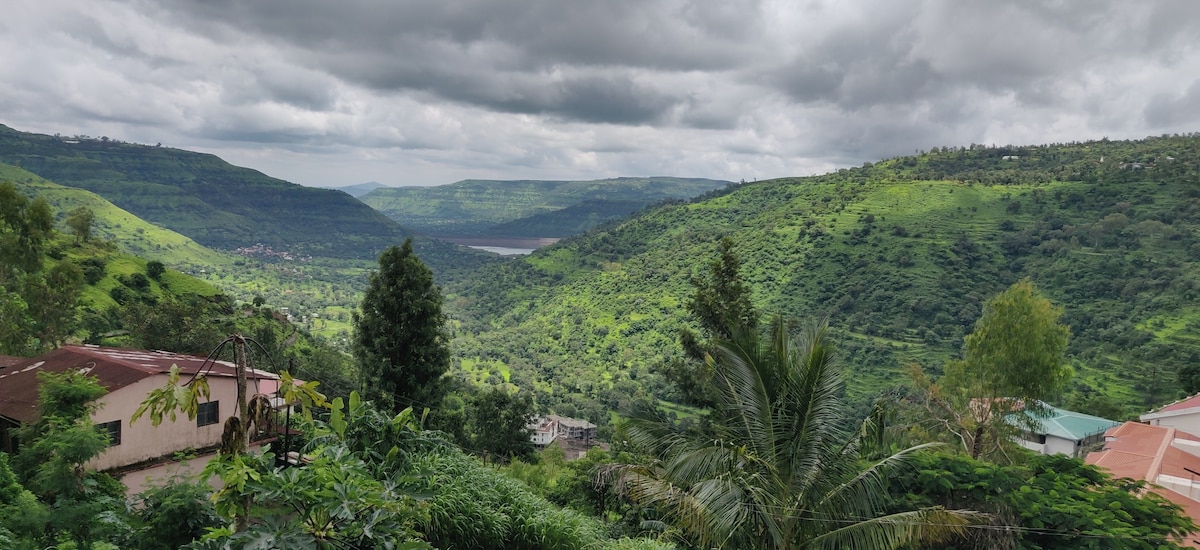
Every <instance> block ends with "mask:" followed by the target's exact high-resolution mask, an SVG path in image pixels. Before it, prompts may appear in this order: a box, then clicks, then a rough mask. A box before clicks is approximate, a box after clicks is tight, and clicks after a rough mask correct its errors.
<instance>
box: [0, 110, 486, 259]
mask: <svg viewBox="0 0 1200 550" xmlns="http://www.w3.org/2000/svg"><path fill="white" fill-rule="evenodd" d="M0 162H4V163H7V164H11V165H14V166H18V167H20V168H22V169H25V170H28V171H30V172H33V173H35V174H37V175H39V176H41V177H43V178H46V179H48V180H51V181H54V182H55V183H58V184H61V185H66V186H71V187H80V188H83V189H87V190H89V191H92V192H94V193H96V194H98V195H100V196H103V197H104V198H106V199H108V200H109V201H111V202H112V203H113V204H115V205H117V206H119V207H121V208H123V209H125V210H128V211H129V212H132V213H133V214H135V215H137V216H138V217H140V218H142V219H144V220H146V221H149V222H151V223H155V224H158V225H161V226H163V227H166V228H169V229H172V230H174V231H176V232H178V233H180V234H183V235H186V236H188V237H190V238H192V239H194V240H195V241H196V242H198V243H200V244H203V245H205V246H208V247H212V248H216V249H220V250H234V249H237V248H243V247H252V246H254V245H255V244H257V243H261V244H263V245H265V246H266V247H268V248H270V249H272V250H274V251H277V252H286V253H288V254H291V255H294V256H315V257H328V258H345V259H365V260H373V259H374V258H375V257H376V256H377V255H378V254H379V252H380V251H381V250H383V249H384V248H386V247H387V246H389V245H392V244H397V243H399V242H403V240H404V239H405V238H407V237H409V236H410V235H411V233H410V232H409V231H408V230H406V229H404V228H403V227H400V226H399V225H398V224H396V223H395V222H393V221H392V220H390V219H388V218H387V217H386V216H383V215H382V214H379V213H378V212H375V211H374V210H372V209H370V208H368V207H365V206H364V205H363V204H362V203H360V202H359V201H357V200H355V199H354V198H353V197H350V196H349V195H347V194H345V193H342V192H339V191H333V190H329V189H317V188H312V187H304V186H301V185H297V184H294V183H289V182H286V181H283V180H279V179H276V178H272V177H269V176H267V175H265V174H263V173H261V172H259V171H257V170H251V169H249V168H241V167H237V166H233V165H231V164H229V163H227V162H225V161H223V160H221V159H220V158H218V157H216V156H214V155H208V154H202V153H195V152H191V151H184V150H180V149H173V148H170V147H160V146H149V145H139V144H131V143H124V142H120V141H117V140H112V139H109V138H107V137H103V138H90V137H87V136H75V137H70V138H68V137H64V136H49V135H42V134H32V133H25V132H19V131H16V130H13V129H11V128H9V127H7V126H3V125H0ZM417 246H418V249H420V250H421V252H422V254H423V255H424V256H425V257H426V258H427V261H429V262H430V263H431V264H432V265H434V266H435V269H440V270H450V269H455V268H462V267H469V266H475V265H478V264H479V263H480V262H481V261H483V260H482V259H481V258H482V256H480V255H476V254H472V253H470V252H469V251H464V250H463V249H462V248H461V247H456V246H453V245H450V244H447V243H441V242H436V241H431V240H428V239H422V240H420V241H419V242H418V243H417Z"/></svg>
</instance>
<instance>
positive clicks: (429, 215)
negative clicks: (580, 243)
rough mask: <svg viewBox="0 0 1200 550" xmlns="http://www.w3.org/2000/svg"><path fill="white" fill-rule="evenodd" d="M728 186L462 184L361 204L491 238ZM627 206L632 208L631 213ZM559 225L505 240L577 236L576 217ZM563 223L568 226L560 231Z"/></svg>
mask: <svg viewBox="0 0 1200 550" xmlns="http://www.w3.org/2000/svg"><path fill="white" fill-rule="evenodd" d="M728 183H729V182H726V181H717V180H707V179H690V178H669V177H653V178H615V179H605V180H590V181H538V180H514V181H496V180H464V181H460V182H456V183H452V184H449V185H441V186H437V187H395V188H383V189H376V190H375V191H372V192H371V193H368V194H367V195H365V196H363V197H362V198H361V200H362V201H363V202H365V203H367V204H368V205H370V206H371V207H372V208H375V209H376V210H379V211H380V212H383V213H384V214H386V215H388V216H389V217H391V218H392V219H394V220H396V221H398V222H400V223H401V224H403V225H405V226H407V227H412V228H413V229H415V230H417V231H419V232H422V233H426V234H430V235H440V236H472V235H477V234H489V235H490V234H492V233H493V231H492V228H493V226H498V225H501V224H504V223H506V222H513V221H514V220H521V219H523V218H529V217H534V216H539V215H545V214H550V213H553V212H555V211H559V210H562V209H564V208H567V207H571V206H575V205H580V204H581V203H585V202H587V201H592V203H593V208H591V209H589V210H588V212H586V213H585V214H583V216H584V217H587V216H596V217H598V218H599V219H598V221H597V223H593V224H591V225H588V226H587V227H585V229H586V228H590V227H592V226H594V225H597V224H598V223H599V222H603V221H606V220H608V219H612V218H613V217H614V216H613V215H612V212H610V210H613V209H614V208H615V209H617V210H620V211H621V212H619V213H618V214H617V215H616V216H615V217H621V216H624V215H625V214H628V213H630V212H633V211H634V210H637V209H638V208H640V207H642V206H645V205H648V204H651V203H655V202H659V201H662V200H665V199H686V198H690V197H694V196H696V195H699V194H702V193H705V192H707V191H711V190H713V189H718V188H721V187H724V186H726V185H727V184H728ZM627 203H632V204H633V206H632V207H630V206H628V205H627ZM549 220H551V221H557V222H558V223H556V224H553V225H551V226H550V227H545V224H546V221H547V220H546V219H545V218H543V219H541V221H540V222H539V221H534V222H532V223H534V224H536V225H533V226H530V227H523V226H521V225H516V226H510V227H508V228H507V229H506V233H505V235H506V236H513V237H548V236H550V237H556V236H564V235H568V234H575V233H577V232H578V229H577V228H576V227H574V226H576V225H577V224H578V222H579V219H578V218H577V217H572V218H567V219H559V220H555V219H554V218H549ZM563 223H565V224H566V225H561V224H563Z"/></svg>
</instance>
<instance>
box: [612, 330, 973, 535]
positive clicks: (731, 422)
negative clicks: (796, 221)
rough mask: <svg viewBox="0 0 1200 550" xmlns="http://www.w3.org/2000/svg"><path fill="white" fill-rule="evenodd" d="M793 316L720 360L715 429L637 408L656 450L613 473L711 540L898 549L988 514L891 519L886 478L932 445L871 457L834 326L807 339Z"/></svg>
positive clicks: (641, 430) (720, 348) (929, 513)
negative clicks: (845, 383)
mask: <svg viewBox="0 0 1200 550" xmlns="http://www.w3.org/2000/svg"><path fill="white" fill-rule="evenodd" d="M786 328H787V327H786V324H785V322H784V320H783V318H782V317H781V316H780V317H777V318H776V319H775V321H774V323H773V327H772V329H773V330H772V332H771V337H770V340H769V341H768V342H763V341H762V339H761V338H759V337H758V336H757V335H756V334H745V333H743V334H739V335H735V336H734V338H733V339H732V340H729V341H722V342H718V345H717V347H716V351H715V352H714V354H713V355H710V356H709V357H708V359H707V360H708V364H709V367H710V370H711V372H712V373H713V375H714V383H715V386H716V391H715V392H714V393H715V394H716V396H717V397H718V399H717V403H716V406H715V407H714V410H712V411H711V414H710V415H709V420H710V422H711V428H710V429H707V430H692V431H686V432H681V431H679V430H677V429H676V428H675V427H674V426H673V424H672V423H671V422H670V421H669V420H667V419H666V418H664V417H663V416H662V415H661V414H660V413H658V412H657V411H653V410H642V411H640V412H635V413H634V414H633V415H632V416H631V418H630V419H629V422H628V428H627V429H628V433H629V437H630V442H631V443H633V444H634V445H636V446H639V447H641V448H643V449H646V450H648V451H649V452H650V454H651V456H652V457H654V458H653V460H651V461H650V463H649V464H646V465H620V466H616V467H613V468H610V469H609V470H607V471H606V472H605V473H604V475H605V478H606V479H608V480H609V481H610V482H613V483H614V484H615V485H616V487H617V488H618V490H619V491H621V492H622V493H623V494H625V495H627V496H628V497H630V498H631V499H633V500H634V501H635V502H638V503H641V504H645V505H651V506H653V507H655V508H656V509H657V510H658V511H659V513H660V514H662V518H663V521H664V522H665V524H667V525H669V526H670V527H671V528H672V529H673V530H674V531H675V532H676V533H678V535H680V536H681V537H682V538H683V539H684V540H685V541H686V542H688V543H689V544H692V545H695V546H696V547H699V548H770V549H788V548H861V549H867V548H896V547H898V546H901V545H903V544H907V543H912V542H929V541H934V540H940V539H944V538H946V537H949V536H952V535H954V534H956V533H960V532H962V530H963V528H964V527H965V526H966V525H967V524H969V523H973V522H975V521H976V520H979V519H981V515H980V514H976V513H974V512H966V511H952V510H946V509H944V508H940V507H936V508H924V509H920V510H914V511H910V512H903V513H898V514H891V515H881V510H882V509H883V507H884V505H885V502H884V500H885V498H886V494H885V491H886V486H887V483H886V480H887V478H888V476H889V475H891V474H893V473H894V472H896V470H897V469H898V468H901V467H903V466H904V464H905V463H906V461H907V459H908V457H909V456H910V455H912V453H914V452H918V451H920V450H921V449H922V448H923V447H925V446H924V445H922V446H917V447H912V448H908V449H905V450H903V451H901V452H899V453H896V454H892V455H890V456H887V457H885V458H883V459H881V460H878V461H874V462H867V461H865V460H863V458H862V453H860V444H861V443H862V438H863V437H864V434H866V433H869V432H870V430H858V431H850V430H847V429H845V428H844V427H843V426H844V424H845V416H844V415H845V412H844V409H843V407H842V404H841V400H840V397H839V395H840V393H841V391H842V379H841V373H840V371H839V369H838V368H837V366H836V364H835V362H834V361H833V359H832V355H831V348H830V345H829V344H828V343H827V340H826V327H825V326H824V325H819V326H814V327H812V328H810V329H808V330H807V331H806V332H805V333H804V335H803V338H802V339H801V341H800V342H799V345H795V344H793V343H792V341H791V339H790V338H789V337H788V335H787V330H786Z"/></svg>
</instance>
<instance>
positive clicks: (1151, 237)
mask: <svg viewBox="0 0 1200 550" xmlns="http://www.w3.org/2000/svg"><path fill="white" fill-rule="evenodd" d="M724 236H729V237H731V238H732V239H733V240H734V241H735V243H736V245H737V252H738V254H739V255H740V256H741V258H742V260H743V263H744V265H743V273H744V276H745V278H746V279H747V280H748V281H749V282H750V283H751V285H752V286H753V288H754V299H755V302H756V304H757V305H758V306H759V307H760V309H761V310H762V311H764V312H782V313H785V314H788V315H792V316H795V317H798V318H801V319H816V318H828V319H830V321H831V322H832V324H833V325H834V327H835V328H836V330H837V332H838V341H839V344H840V346H841V348H842V360H843V361H845V362H847V363H848V364H849V366H850V369H851V372H852V377H851V383H850V387H849V391H850V393H851V395H852V396H853V397H854V398H855V399H857V400H858V401H859V402H863V401H865V400H868V399H870V398H871V397H872V396H874V395H878V394H879V392H881V391H885V390H887V388H889V387H892V386H893V385H895V384H898V383H901V382H902V376H901V375H900V372H901V368H902V367H903V366H904V365H906V364H908V363H909V362H913V361H916V362H919V363H921V364H922V365H923V366H924V367H925V368H926V369H928V370H931V371H934V372H936V371H937V370H939V369H940V367H941V364H942V363H943V362H944V361H945V360H946V359H947V358H949V357H951V356H952V355H953V354H955V353H957V350H958V349H959V348H960V346H961V340H962V337H963V335H964V334H966V333H967V332H968V331H969V330H970V328H971V326H972V324H973V323H974V322H975V320H976V319H977V318H978V316H979V314H980V312H981V306H982V304H983V302H984V301H985V300H986V299H987V298H988V297H990V296H991V295H993V294H995V293H997V292H999V291H1000V290H1002V289H1004V288H1005V287H1006V286H1007V285H1009V284H1011V283H1012V282H1014V281H1016V280H1018V279H1020V278H1023V277H1030V278H1031V279H1033V281H1034V282H1035V283H1036V284H1037V285H1038V286H1039V287H1040V288H1041V289H1042V290H1043V292H1044V293H1045V294H1046V295H1048V296H1049V297H1050V298H1051V299H1052V300H1053V301H1054V302H1056V303H1057V304H1059V305H1061V306H1062V307H1063V308H1064V310H1065V317H1064V318H1065V320H1066V322H1068V323H1069V324H1070V326H1071V330H1072V332H1073V338H1072V343H1071V346H1070V350H1069V353H1070V355H1071V360H1072V363H1073V364H1074V366H1075V368H1076V371H1077V375H1076V377H1075V383H1074V387H1073V389H1072V390H1071V391H1070V392H1069V393H1068V395H1065V396H1063V401H1064V403H1077V404H1079V405H1080V406H1087V404H1088V402H1089V401H1090V400H1093V399H1097V398H1100V399H1106V400H1111V401H1112V402H1114V403H1115V404H1116V405H1117V406H1118V407H1120V408H1122V409H1123V410H1125V411H1127V412H1128V413H1132V412H1136V411H1139V410H1144V407H1146V406H1148V405H1149V404H1153V403H1159V402H1162V401H1165V400H1168V399H1172V398H1174V397H1176V396H1178V395H1179V394H1180V392H1181V391H1182V390H1183V389H1184V388H1183V385H1181V384H1180V383H1179V381H1178V373H1179V371H1180V370H1181V369H1186V368H1187V366H1188V365H1190V364H1194V363H1196V362H1197V361H1200V346H1198V345H1197V344H1198V342H1200V340H1197V338H1198V337H1200V315H1198V314H1200V309H1198V308H1197V307H1196V306H1195V304H1196V298H1197V297H1198V295H1200V137H1198V136H1185V137H1164V138H1150V139H1146V140H1142V141H1123V142H1114V141H1100V142H1088V143H1076V144H1069V145H1050V146H1033V147H1006V148H996V147H978V146H975V147H971V148H953V149H945V150H942V149H938V150H936V151H932V152H928V153H923V154H920V155H916V156H912V157H904V158H896V159H889V160H885V161H882V162H878V163H874V164H868V165H866V166H864V167H861V168H854V169H847V170H841V171H838V172H837V173H833V174H828V175H825V176H820V177H811V178H787V179H780V180H773V181H765V182H758V183H755V184H747V185H742V186H738V187H736V188H731V189H729V190H727V191H725V192H723V193H719V194H717V196H711V197H708V198H706V199H704V200H698V201H694V202H691V203H687V204H671V205H666V206H663V207H661V208H658V209H655V210H652V211H649V212H645V213H643V214H641V215H638V216H636V217H634V218H631V219H628V220H624V221H621V222H617V223H612V224H609V225H607V226H604V227H602V228H599V229H597V230H594V231H592V232H590V233H588V234H586V235H583V236H580V237H577V238H572V239H568V240H565V241H562V242H560V243H559V244H557V245H554V246H551V247H548V248H544V249H542V250H539V251H538V252H537V253H535V254H533V255H531V256H529V257H527V258H524V259H521V260H519V261H516V262H513V263H509V264H507V265H503V266H496V267H493V268H489V269H486V270H483V271H482V272H480V273H479V276H477V277H474V278H473V279H472V280H471V281H469V284H464V285H459V286H454V287H452V288H453V290H454V293H453V295H452V296H451V303H452V304H456V307H457V308H459V310H460V311H464V312H467V313H468V314H470V315H469V316H467V315H466V314H464V316H465V317H466V319H467V322H466V323H465V325H464V327H465V328H466V329H465V330H464V331H463V332H464V333H465V334H464V335H463V336H462V337H460V339H459V340H458V341H456V346H457V354H458V357H459V358H460V360H461V361H462V363H463V364H464V366H465V367H467V370H469V371H470V372H472V373H474V375H475V376H477V377H486V376H506V377H508V378H510V379H511V380H513V381H515V382H517V383H519V384H521V385H523V386H535V387H537V388H538V389H539V391H540V395H539V399H540V400H542V401H543V402H544V403H547V404H549V405H551V406H557V407H564V408H565V409H567V410H572V409H574V410H576V411H580V412H581V413H586V414H587V415H588V416H589V417H591V418H593V419H596V420H602V419H603V418H604V414H605V410H606V409H608V408H613V407H617V406H619V405H621V404H622V403H623V402H628V400H629V399H631V398H634V397H636V396H638V395H641V396H645V397H655V398H663V397H665V398H671V397H672V392H671V390H670V388H667V387H666V386H665V385H663V384H662V382H661V381H660V380H658V378H657V377H656V376H654V375H653V372H654V371H655V369H656V367H657V366H658V365H661V364H662V363H663V362H665V361H669V360H672V359H673V358H675V357H677V356H678V355H679V354H680V352H679V346H678V344H677V342H676V339H677V336H676V335H677V332H678V329H679V328H681V327H683V326H686V325H688V324H690V321H689V319H688V318H687V314H686V311H685V307H684V304H685V302H686V300H687V298H688V296H689V295H690V292H691V289H690V287H689V280H690V279H691V278H693V277H696V276H699V275H701V274H702V272H703V270H704V269H705V264H706V263H707V262H708V261H709V260H711V259H712V258H713V257H714V256H715V250H716V243H717V241H718V240H719V239H720V238H721V237H724Z"/></svg>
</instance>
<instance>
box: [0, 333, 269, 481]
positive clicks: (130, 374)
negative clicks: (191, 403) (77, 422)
mask: <svg viewBox="0 0 1200 550" xmlns="http://www.w3.org/2000/svg"><path fill="white" fill-rule="evenodd" d="M176 365H177V366H178V367H179V369H180V373H181V374H180V376H181V379H182V380H184V381H186V380H187V378H190V375H195V374H197V373H199V372H204V373H205V375H206V376H207V379H208V386H209V390H210V393H211V395H210V397H209V400H208V402H205V403H201V404H200V408H199V414H198V415H197V416H196V418H195V419H194V420H189V419H188V418H187V415H184V414H179V415H178V416H177V417H176V419H175V420H174V421H171V420H170V418H164V419H163V422H162V424H160V425H158V426H157V427H156V426H154V425H153V424H152V423H151V422H150V419H149V418H148V417H144V418H141V419H139V420H138V421H137V422H136V423H131V422H130V419H131V418H132V417H133V413H134V411H135V410H137V408H138V406H139V405H141V403H142V401H143V400H144V399H145V398H146V396H147V395H148V394H149V393H150V391H151V390H154V389H156V388H161V387H163V386H165V385H166V384H167V378H168V375H169V373H170V370H171V367H172V366H176ZM69 370H75V371H79V372H83V373H85V374H89V375H91V376H95V377H96V378H97V380H99V382H100V385H101V386H103V387H104V389H106V390H108V393H107V394H105V395H104V396H102V397H101V398H100V399H99V400H98V401H99V408H98V409H97V410H96V412H95V413H94V414H93V415H92V422H93V423H95V425H96V427H97V429H100V430H103V431H104V432H106V433H107V434H108V435H109V441H110V444H109V447H108V449H106V450H105V451H104V452H102V453H100V455H99V456H97V457H96V458H94V459H92V461H91V462H89V463H88V465H87V466H88V467H89V468H92V469H96V470H101V471H109V472H113V473H117V474H121V473H125V472H130V471H136V470H141V469H143V468H146V467H149V466H153V465H155V464H158V463H160V462H162V461H163V460H165V459H168V458H169V457H171V456H172V455H174V454H176V453H180V452H185V451H186V452H189V453H195V454H199V455H205V454H206V451H210V450H213V449H215V448H216V447H217V446H218V445H219V443H220V441H221V434H222V431H223V429H224V425H225V421H226V420H227V419H228V418H229V417H231V416H234V415H235V414H236V413H237V376H236V366H235V365H234V364H233V363H230V362H228V361H212V360H209V359H208V358H206V357H202V356H197V355H187V354H180V353H168V352H163V351H145V350H132V349H118V348H106V347H99V346H92V345H82V346H77V345H71V346H63V347H62V348H59V349H57V350H54V351H51V352H49V353H46V354H44V355H41V356H38V357H33V358H23V359H20V360H17V361H13V362H11V364H10V365H8V366H0V450H4V451H7V452H10V453H11V452H14V451H16V450H17V446H18V443H19V442H18V441H16V436H15V433H14V429H15V428H16V427H17V426H19V425H21V424H26V423H31V422H34V421H36V420H37V418H38V409H37V399H38V384H39V382H38V376H37V374H38V373H39V372H66V371H69ZM246 376H247V379H248V380H249V388H248V394H249V395H254V394H265V395H272V394H274V393H276V392H277V391H278V389H279V376H277V375H275V374H273V373H270V372H266V371H261V370H256V369H247V373H246ZM205 462H207V461H205ZM201 466H202V465H201ZM127 485H128V483H127ZM131 488H132V486H131Z"/></svg>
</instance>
